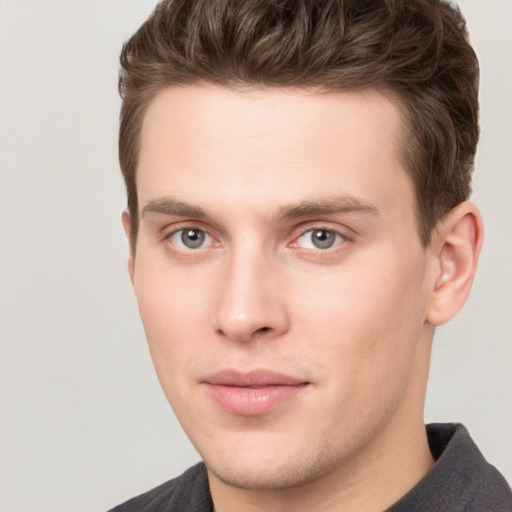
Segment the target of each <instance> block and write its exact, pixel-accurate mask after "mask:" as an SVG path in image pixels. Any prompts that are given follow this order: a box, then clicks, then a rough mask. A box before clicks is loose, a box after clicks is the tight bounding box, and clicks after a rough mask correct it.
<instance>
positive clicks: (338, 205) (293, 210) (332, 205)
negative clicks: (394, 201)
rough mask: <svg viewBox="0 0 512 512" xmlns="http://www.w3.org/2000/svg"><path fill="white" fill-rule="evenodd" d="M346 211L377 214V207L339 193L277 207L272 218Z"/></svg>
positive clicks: (283, 218) (293, 217) (278, 219)
mask: <svg viewBox="0 0 512 512" xmlns="http://www.w3.org/2000/svg"><path fill="white" fill-rule="evenodd" d="M346 213H366V214H370V215H373V216H378V214H379V211H378V209H377V208H376V207H375V206H373V205H372V204H370V203H368V202H367V201H364V200H363V199H360V198H357V197H354V196H350V195H341V196H335V197H327V198H324V199H317V200H313V201H303V202H299V203H297V204H292V205H286V206H282V207H281V208H279V209H278V210H277V211H276V212H275V214H274V215H273V216H272V218H273V219H274V220H275V221H277V222H279V221H283V220H290V219H298V218H302V217H311V216H315V215H334V214H346Z"/></svg>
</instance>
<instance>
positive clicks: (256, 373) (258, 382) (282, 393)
mask: <svg viewBox="0 0 512 512" xmlns="http://www.w3.org/2000/svg"><path fill="white" fill-rule="evenodd" d="M203 384H204V385H205V386H206V389H207V392H208V394H209V396H210V397H211V398H212V399H213V400H214V401H215V402H216V403H217V404H218V405H220V406H221V407H222V408H223V409H224V410H226V411H228V412H230V413H233V414H238V415H242V416H258V415H262V414H265V413H268V412H270V411H272V410H274V409H276V408H277V407H279V406H281V405H283V404H284V403H286V402H289V401H290V400H292V399H294V398H296V397H297V396H298V395H299V394H301V393H302V391H304V390H305V389H306V388H307V387H308V386H309V385H310V382H308V381H304V380H301V379H297V378H295V377H292V376H290V375H286V374H283V373H277V372H274V371H269V370H253V371H251V372H248V373H242V372H238V371H236V370H223V371H220V372H217V373H214V374H212V375H210V376H208V377H207V378H206V379H204V381H203Z"/></svg>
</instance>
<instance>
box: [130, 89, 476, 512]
mask: <svg viewBox="0 0 512 512" xmlns="http://www.w3.org/2000/svg"><path fill="white" fill-rule="evenodd" d="M401 128H402V125H401V119H400V115H399V112H398V109H397V108H396V106H395V105H394V104H393V103H392V102H391V101H390V100H389V99H387V98H386V97H385V96H383V95H381V94H379V93H378V92H376V91H373V90H367V91H365V92H354V91H346V92H335V93H334V92H333V93H323V94H320V93H315V92H311V91H305V90H293V89H271V90H263V89H252V90H245V91H233V90H229V89H225V88H221V87H215V86H211V85H196V86H187V87H183V88H171V89H168V90H164V91H162V92H160V93H159V94H158V95H157V96H156V98H155V99H154V100H153V101H152V103H151V104H150V106H149V109H148V111H147V113H146V116H145V119H144V123H143V128H142V144H141V150H140V159H139V166H138V170H137V190H138V194H139V216H140V227H139V233H138V238H137V242H136V247H134V248H133V251H132V256H131V258H130V261H129V270H130V275H131V278H132V282H133V287H134V290H135V293H136V296H137V300H138V304H139V310H140V314H141V318H142V321H143V324H144V328H145V331H146V335H147V339H148V343H149V347H150V351H151V355H152V358H153V362H154V365H155V369H156V372H157V374H158V377H159V380H160V382H161V385H162V387H163V390H164V392H165V394H166V396H167V398H168V400H169V403H170V404H171V406H172V408H173V410H174V412H175V414H176V416H177V417H178V419H179V421H180V422H181V424H182V426H183V428H184V430H185V431H186V433H187V435H188V436H189V437H190V439H191V440H192V442H193V443H194V445H195V447H196V448H197V450H198V452H199V453H200V455H201V456H202V458H203V460H204V461H205V463H206V465H207V468H208V474H209V479H210V488H211V492H212V497H213V500H214V503H215V508H216V510H217V511H218V512H223V511H231V510H237V511H245V510H247V511H249V510H273V511H278V510H298V511H301V510H319V511H320V510H322V511H323V510H325V511H327V510H340V509H341V508H342V507H343V509H344V510H345V509H346V510H364V511H371V510H375V511H377V510H383V509H384V508H386V507H388V506H390V505H392V504H393V503H394V502H395V501H397V500H398V499H399V498H400V497H401V496H403V495H404V494H405V493H406V492H407V491H408V490H409V489H411V488H412V487H413V486H414V485H415V484H416V483H417V482H418V481H419V480H420V479H421V478H422V477H423V476H424V475H425V474H426V472H427V471H428V470H429V469H430V468H431V466H432V464H433V460H432V457H431V454H430V452H429V449H428V445H427V440H426V436H425V429H424V422H423V403H424V398H425V389H426V382H427V376H428V367H429V359H430V347H431V342H432V336H433V332H434V326H435V325H439V324H441V323H443V322H445V321H447V320H448V319H449V318H451V317H452V316H453V315H454V314H455V313H456V312H457V311H458V309H460V307H462V304H463V303H464V301H465V300H466V297H467V294H468V293H469V288H470V285H471V280H472V277H473V273H474V268H475V265H476V259H477V255H478V251H479V248H480V245H481V221H480V217H479V214H478V210H477V209H476V207H474V205H472V203H469V202H467V203H463V204H462V205H460V206H459V207H457V208H456V209H454V210H453V211H452V212H451V213H450V214H449V215H448V216H447V217H446V219H444V220H443V222H442V223H440V224H439V226H438V227H437V229H436V230H435V231H434V233H433V237H432V243H431V245H430V246H429V247H427V248H424V247H422V245H421V242H420V238H419V234H418V227H417V223H416V216H415V211H416V210H415V198H414V190H413V185H412V183H411V180H410V178H409V176H408V174H407V173H406V171H405V170H404V168H403V166H402V164H401V160H400V145H399V141H400V134H401ZM123 221H124V225H125V229H126V231H127V234H128V235H129V231H130V219H129V218H128V215H127V214H125V215H124V218H123ZM184 229H187V230H190V229H192V230H195V232H194V233H195V234H197V233H199V234H204V243H203V244H202V245H199V246H198V247H197V248H189V247H187V246H186V245H184V244H183V239H182V237H181V235H182V233H183V231H182V230H184ZM312 230H324V231H323V233H324V234H325V233H326V232H327V233H328V234H329V235H330V236H332V237H333V238H334V243H333V245H332V246H331V247H328V248H318V247H317V246H315V239H314V238H312V233H313V231H312ZM185 240H186V241H187V243H188V241H189V239H185ZM135 255H136V256H135ZM224 369H236V370H237V371H240V372H249V371H251V370H254V369H268V370H272V371H276V372H280V373H284V374H286V375H290V376H293V377H294V378H297V379H299V380H301V381H304V382H307V385H306V386H305V387H304V389H303V390H302V391H301V392H300V393H299V394H298V395H297V396H295V397H293V398H292V399H291V400H288V401H286V402H284V403H283V404H281V405H280V406H279V407H277V408H275V409H273V410H271V411H269V412H267V413H265V414H258V415H254V416H247V415H243V414H234V413H232V412H229V411H226V410H225V409H223V408H222V407H220V406H219V404H218V403H217V402H215V401H214V400H212V398H211V396H210V395H209V393H208V392H207V390H206V389H205V384H204V380H205V378H206V377H207V376H208V375H211V374H213V373H215V372H218V371H220V370H224Z"/></svg>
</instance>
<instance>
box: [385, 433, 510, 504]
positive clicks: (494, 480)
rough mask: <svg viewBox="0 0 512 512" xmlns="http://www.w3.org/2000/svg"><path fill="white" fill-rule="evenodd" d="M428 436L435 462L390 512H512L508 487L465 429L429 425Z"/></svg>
mask: <svg viewBox="0 0 512 512" xmlns="http://www.w3.org/2000/svg"><path fill="white" fill-rule="evenodd" d="M427 436H428V441H429V445H430V450H431V452H432V455H433V456H434V458H435V459H436V463H435V465H434V467H433V468H432V470H431V471H430V472H429V473H428V474H427V475H426V476H425V477H424V478H423V480H422V481H421V482H419V484H418V485H417V486H416V487H415V488H414V489H412V490H411V491H410V492H409V493H408V494H407V495H406V496H404V497H403V498H402V499H401V500H400V501H399V502H398V503H397V504H396V505H394V506H393V507H391V508H390V509H389V512H405V511H407V512H426V511H430V510H450V511H452V512H483V511H491V510H492V511H493V512H511V511H512V492H511V490H510V487H509V485H508V484H507V482H506V480H505V478H503V476H502V475H501V474H500V473H499V472H498V470H497V469H496V468H495V467H494V466H492V465H491V464H489V463H488V462H487V461H486V460H485V458H484V456H483V455H482V453H481V452H480V450H479V449H478V447H477V446H476V444H475V443H474V442H473V440H472V439H471V437H470V435H469V433H468V431H467V430H466V428H465V427H464V426H462V425H460V424H440V423H437V424H432V425H428V426H427Z"/></svg>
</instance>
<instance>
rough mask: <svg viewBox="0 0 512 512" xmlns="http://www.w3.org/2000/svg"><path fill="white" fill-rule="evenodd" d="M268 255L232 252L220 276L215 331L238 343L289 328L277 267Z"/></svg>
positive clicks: (273, 334)
mask: <svg viewBox="0 0 512 512" xmlns="http://www.w3.org/2000/svg"><path fill="white" fill-rule="evenodd" d="M276 267H277V265H276V264H272V262H271V261H270V258H265V257H263V256H261V255H258V254H257V253H255V252H254V251H253V252H252V253H247V252H246V253H244V254H239V255H234V256H233V257H232V258H231V260H230V261H229V263H227V264H226V268H225V269H224V272H223V276H222V279H220V281H221V282H220V287H219V289H220V297H219V298H218V301H217V304H216V307H215V314H214V319H213V322H214V330H215V331H216V332H217V333H218V334H220V335H221V336H224V337H227V338H229V339H231V340H233V341H237V342H247V341H251V340H254V339H263V338H265V339H270V338H276V337H278V336H280V335H282V334H283V333H285V332H286V331H287V330H288V328H289V314H288V310H287V307H286V300H285V294H284V290H283V288H282V286H280V283H279V279H277V277H278V274H279V270H278V268H276Z"/></svg>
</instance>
